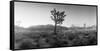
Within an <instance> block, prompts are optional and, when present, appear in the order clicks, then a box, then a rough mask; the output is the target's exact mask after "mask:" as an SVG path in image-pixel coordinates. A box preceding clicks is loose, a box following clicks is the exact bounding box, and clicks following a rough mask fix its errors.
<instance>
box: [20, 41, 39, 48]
mask: <svg viewBox="0 0 100 51" xmlns="http://www.w3.org/2000/svg"><path fill="white" fill-rule="evenodd" d="M29 48H37V43H36V42H34V41H33V40H31V39H24V40H22V42H21V45H20V49H29Z"/></svg>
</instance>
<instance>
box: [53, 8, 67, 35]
mask: <svg viewBox="0 0 100 51" xmlns="http://www.w3.org/2000/svg"><path fill="white" fill-rule="evenodd" d="M51 15H52V16H51V19H52V20H53V21H54V23H55V28H54V34H57V33H56V30H57V25H58V24H60V25H61V24H62V23H63V21H64V17H65V16H66V15H65V11H62V12H60V11H57V10H56V9H55V8H54V9H53V10H51Z"/></svg>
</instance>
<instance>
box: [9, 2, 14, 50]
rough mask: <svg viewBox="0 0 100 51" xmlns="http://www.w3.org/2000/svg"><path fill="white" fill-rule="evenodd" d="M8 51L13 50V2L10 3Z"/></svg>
mask: <svg viewBox="0 0 100 51" xmlns="http://www.w3.org/2000/svg"><path fill="white" fill-rule="evenodd" d="M10 50H14V2H13V1H10Z"/></svg>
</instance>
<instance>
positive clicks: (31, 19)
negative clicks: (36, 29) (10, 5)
mask: <svg viewBox="0 0 100 51" xmlns="http://www.w3.org/2000/svg"><path fill="white" fill-rule="evenodd" d="M14 6H15V7H14V22H15V25H17V26H21V27H30V26H36V25H47V24H53V25H54V22H53V21H52V19H51V18H50V17H51V12H50V11H51V10H53V9H54V8H55V9H56V10H57V11H65V15H67V16H66V17H65V21H64V22H63V24H62V26H66V27H70V26H72V25H75V26H83V24H86V26H92V25H96V7H90V6H78V5H58V4H44V3H27V2H15V3H14Z"/></svg>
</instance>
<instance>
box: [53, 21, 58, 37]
mask: <svg viewBox="0 0 100 51" xmlns="http://www.w3.org/2000/svg"><path fill="white" fill-rule="evenodd" d="M56 29H57V23H56V21H55V27H54V34H55V35H56V34H57V32H56Z"/></svg>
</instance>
